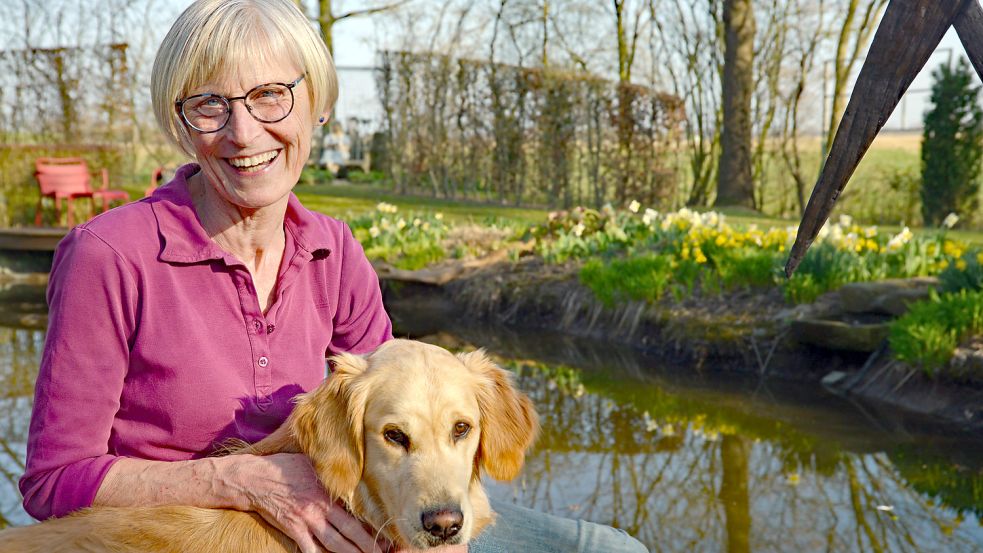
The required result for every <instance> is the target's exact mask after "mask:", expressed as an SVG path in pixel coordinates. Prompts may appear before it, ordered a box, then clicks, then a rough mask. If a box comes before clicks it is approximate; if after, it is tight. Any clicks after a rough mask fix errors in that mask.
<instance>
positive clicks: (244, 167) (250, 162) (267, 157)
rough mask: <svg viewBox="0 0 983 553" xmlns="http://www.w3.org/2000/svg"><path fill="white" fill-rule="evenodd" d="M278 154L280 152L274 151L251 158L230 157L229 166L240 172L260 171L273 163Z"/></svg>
mask: <svg viewBox="0 0 983 553" xmlns="http://www.w3.org/2000/svg"><path fill="white" fill-rule="evenodd" d="M278 154H279V152H278V151H272V152H266V153H265V154H259V155H255V156H250V157H230V158H229V165H232V166H233V167H235V168H236V169H239V170H240V171H247V172H248V171H258V170H260V169H262V168H263V167H264V166H266V165H267V164H268V163H269V162H271V161H273V159H274V158H276V156H277V155H278Z"/></svg>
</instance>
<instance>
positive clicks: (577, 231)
mask: <svg viewBox="0 0 983 553" xmlns="http://www.w3.org/2000/svg"><path fill="white" fill-rule="evenodd" d="M571 230H572V231H573V235H574V236H576V237H577V238H580V236H581V235H582V234H584V231H585V230H587V227H585V226H584V224H583V223H577V224H576V225H574V227H573V228H572V229H571Z"/></svg>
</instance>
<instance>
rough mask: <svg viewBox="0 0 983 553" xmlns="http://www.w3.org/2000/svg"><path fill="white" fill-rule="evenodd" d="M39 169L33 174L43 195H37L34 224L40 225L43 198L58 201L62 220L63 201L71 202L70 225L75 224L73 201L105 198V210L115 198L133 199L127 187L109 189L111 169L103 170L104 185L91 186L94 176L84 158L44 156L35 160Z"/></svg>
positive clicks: (57, 213) (56, 215)
mask: <svg viewBox="0 0 983 553" xmlns="http://www.w3.org/2000/svg"><path fill="white" fill-rule="evenodd" d="M34 167H35V169H36V171H35V172H34V176H35V178H36V179H37V181H38V186H39V187H40V189H41V190H40V191H41V195H40V197H38V207H37V213H36V214H35V216H34V225H35V226H41V211H42V209H43V205H42V202H43V201H44V198H52V199H53V200H54V203H55V218H56V220H57V221H58V222H59V223H60V222H61V202H62V200H65V201H66V202H67V203H68V226H72V225H73V223H74V220H73V219H74V218H73V209H72V200H75V199H78V198H90V199H91V200H92V201H93V202H95V201H96V200H100V199H101V200H102V211H106V210H108V209H109V205H110V203H111V202H113V201H123V202H128V201H130V195H129V194H127V193H126V191H125V190H111V189H110V188H109V171H107V170H106V169H103V170H102V187H101V188H99V189H98V190H94V189H93V188H92V177H91V176H90V175H89V166H88V165H87V164H86V162H85V160H84V159H82V158H78V157H63V158H55V157H42V158H38V159H36V160H35V161H34Z"/></svg>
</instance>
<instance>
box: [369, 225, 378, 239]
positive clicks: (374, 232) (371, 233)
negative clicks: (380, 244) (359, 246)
mask: <svg viewBox="0 0 983 553" xmlns="http://www.w3.org/2000/svg"><path fill="white" fill-rule="evenodd" d="M369 236H371V237H372V238H378V237H379V227H377V226H375V225H372V226H371V227H369Z"/></svg>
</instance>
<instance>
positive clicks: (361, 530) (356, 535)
mask: <svg viewBox="0 0 983 553" xmlns="http://www.w3.org/2000/svg"><path fill="white" fill-rule="evenodd" d="M327 522H328V523H329V524H330V525H331V526H333V527H334V529H335V530H336V531H337V532H338V533H340V534H341V535H343V536H344V537H345V538H346V539H347V540H348V541H349V542H351V543H353V544H355V545H356V546H357V547H358V550H359V551H360V552H363V553H383V550H382V549H380V548H379V544H378V543H376V540H375V536H373V535H372V534H370V533H369V531H368V530H366V529H365V526H363V525H362V522H361V521H360V520H358V519H357V518H355V517H354V516H352V515H351V514H350V513H349V512H348V511H347V510H345V508H344V507H343V506H342V505H341V504H338V503H335V504H333V505H332V506H331V508H330V509H329V510H328V516H327Z"/></svg>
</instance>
